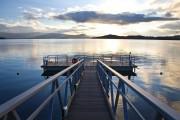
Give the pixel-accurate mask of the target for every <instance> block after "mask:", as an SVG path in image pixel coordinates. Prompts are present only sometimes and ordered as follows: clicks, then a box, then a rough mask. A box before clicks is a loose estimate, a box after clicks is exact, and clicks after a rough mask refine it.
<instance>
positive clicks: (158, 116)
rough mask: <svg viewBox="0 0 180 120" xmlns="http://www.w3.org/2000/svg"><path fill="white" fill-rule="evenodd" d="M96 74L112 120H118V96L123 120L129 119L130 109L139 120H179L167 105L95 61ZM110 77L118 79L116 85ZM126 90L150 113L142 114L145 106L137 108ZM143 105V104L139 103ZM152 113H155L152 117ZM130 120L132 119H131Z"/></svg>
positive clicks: (177, 115)
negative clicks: (140, 100) (147, 107)
mask: <svg viewBox="0 0 180 120" xmlns="http://www.w3.org/2000/svg"><path fill="white" fill-rule="evenodd" d="M97 74H98V77H99V79H100V82H101V85H102V87H103V90H104V93H105V95H106V97H107V101H108V104H109V107H110V109H111V113H112V116H113V117H114V119H118V118H117V115H118V114H120V113H118V111H117V107H118V103H119V102H120V101H119V100H120V96H121V98H122V101H121V102H122V104H123V116H124V120H128V119H130V117H131V116H130V109H131V110H132V111H133V112H134V113H135V114H136V115H137V116H138V119H139V120H140V119H141V120H153V119H155V120H179V119H180V115H179V114H178V113H177V112H176V111H174V110H173V109H172V108H170V107H169V106H168V105H166V104H164V103H162V102H161V101H160V100H158V99H157V98H155V97H154V96H152V95H151V94H149V93H147V92H146V91H145V90H143V89H142V88H140V87H139V86H137V85H136V84H135V83H133V82H131V81H130V80H128V79H127V78H125V77H124V76H122V75H121V74H119V73H118V72H116V71H115V70H113V69H112V68H110V67H109V66H107V65H106V64H105V63H103V62H102V61H100V60H98V61H97ZM112 75H113V76H116V77H117V78H118V81H117V82H118V83H115V81H114V80H112ZM127 89H131V90H132V91H133V92H134V93H135V94H137V95H138V97H140V98H141V99H143V100H144V101H145V102H146V103H147V104H148V105H149V106H150V107H152V109H151V110H152V111H151V110H150V109H148V114H146V115H145V114H143V111H142V110H140V109H144V108H145V106H143V105H142V106H141V107H143V108H140V109H139V107H137V105H136V104H134V102H133V101H132V100H131V99H130V97H128V93H127ZM139 104H143V103H139ZM152 113H155V114H154V115H155V116H154V117H152ZM131 119H132V118H131Z"/></svg>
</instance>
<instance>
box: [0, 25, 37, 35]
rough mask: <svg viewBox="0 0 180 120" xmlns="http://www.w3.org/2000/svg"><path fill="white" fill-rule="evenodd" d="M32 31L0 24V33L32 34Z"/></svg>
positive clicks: (26, 28)
mask: <svg viewBox="0 0 180 120" xmlns="http://www.w3.org/2000/svg"><path fill="white" fill-rule="evenodd" d="M33 31H34V29H33V28H32V27H29V26H20V25H8V24H5V23H0V32H9V33H28V32H33Z"/></svg>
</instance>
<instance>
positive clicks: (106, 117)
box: [66, 66, 111, 120]
mask: <svg viewBox="0 0 180 120" xmlns="http://www.w3.org/2000/svg"><path fill="white" fill-rule="evenodd" d="M110 119H111V115H110V113H109V109H108V106H107V104H106V101H105V98H104V95H103V91H102V89H101V86H100V83H99V81H98V79H97V76H96V71H95V67H87V66H86V67H85V71H84V77H83V80H81V83H80V86H79V88H78V90H77V92H76V94H75V98H74V100H73V101H72V104H71V107H70V109H69V113H68V116H67V118H66V120H110Z"/></svg>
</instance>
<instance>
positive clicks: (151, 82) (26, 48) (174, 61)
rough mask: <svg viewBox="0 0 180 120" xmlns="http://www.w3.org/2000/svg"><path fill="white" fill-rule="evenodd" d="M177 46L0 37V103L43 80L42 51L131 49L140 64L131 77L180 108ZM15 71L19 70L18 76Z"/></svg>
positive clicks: (124, 51) (123, 51)
mask: <svg viewBox="0 0 180 120" xmlns="http://www.w3.org/2000/svg"><path fill="white" fill-rule="evenodd" d="M179 46H180V42H179V41H156V40H116V39H106V40H103V39H99V40H95V39H90V40H89V39H75V40H73V39H61V40H58V39H47V40H41V39H37V40H36V39H34V40H1V41H0V65H1V68H2V69H1V70H0V75H1V76H0V80H1V83H0V97H1V98H3V100H2V99H1V100H0V103H2V102H4V101H6V100H7V99H9V98H11V97H13V96H15V95H16V94H18V93H20V92H22V91H24V90H26V89H28V88H30V87H32V86H33V85H34V84H37V83H38V82H40V81H42V80H43V78H42V77H41V76H40V75H41V73H42V71H41V69H40V65H41V64H42V57H43V56H44V55H48V54H77V53H81V54H83V53H86V54H101V53H114V54H116V53H118V54H128V53H129V52H132V54H133V55H135V56H136V58H137V61H136V64H137V65H138V67H139V69H137V71H136V73H137V77H134V78H133V80H132V81H133V82H135V83H137V84H138V85H139V86H141V87H143V88H144V89H146V90H148V91H149V92H151V94H153V95H155V96H157V97H158V98H159V99H161V100H162V101H164V102H166V103H168V104H169V105H171V106H172V107H173V108H174V109H176V110H178V111H180V109H179V106H180V102H179V101H180V95H179V94H178V93H179V92H180V82H179V78H180V74H179V73H180V69H179V65H180V56H179V53H180V47H179ZM16 72H20V76H17V75H16ZM160 72H162V73H163V74H162V75H160ZM12 91H13V92H12ZM4 93H8V94H6V96H5V94H4ZM4 96H5V97H4Z"/></svg>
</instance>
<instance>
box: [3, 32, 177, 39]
mask: <svg viewBox="0 0 180 120" xmlns="http://www.w3.org/2000/svg"><path fill="white" fill-rule="evenodd" d="M78 38H80V39H82V38H91V39H151V40H153V39H154V40H180V35H174V36H157V37H154V36H142V35H129V36H118V35H112V34H109V35H104V36H98V37H90V36H87V35H85V34H79V35H68V34H61V33H41V32H32V33H5V32H0V39H78Z"/></svg>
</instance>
